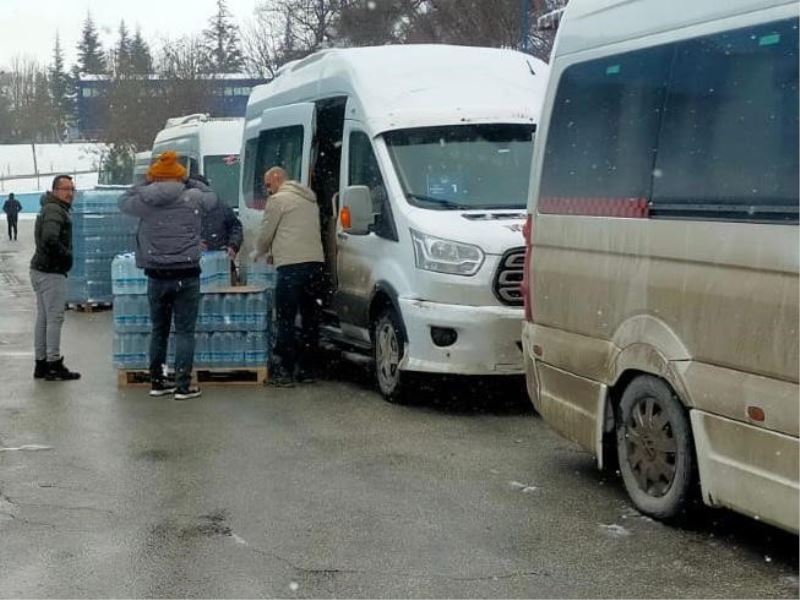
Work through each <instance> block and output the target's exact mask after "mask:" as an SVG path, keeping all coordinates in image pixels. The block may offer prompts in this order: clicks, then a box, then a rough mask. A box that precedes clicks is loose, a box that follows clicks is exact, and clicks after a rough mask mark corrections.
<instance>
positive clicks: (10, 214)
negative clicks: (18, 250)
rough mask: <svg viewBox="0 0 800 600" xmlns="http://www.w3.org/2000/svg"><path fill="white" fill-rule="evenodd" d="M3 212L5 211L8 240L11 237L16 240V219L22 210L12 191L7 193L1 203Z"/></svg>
mask: <svg viewBox="0 0 800 600" xmlns="http://www.w3.org/2000/svg"><path fill="white" fill-rule="evenodd" d="M3 212H4V213H6V220H7V221H8V241H11V240H12V239H13V240H14V241H15V242H16V241H17V219H18V218H19V213H20V212H22V204H21V203H20V201H19V200H17V199H16V198H15V197H14V194H13V192H12V193H11V194H9V195H8V198H7V199H6V201H5V203H4V204H3ZM12 233H13V238H12Z"/></svg>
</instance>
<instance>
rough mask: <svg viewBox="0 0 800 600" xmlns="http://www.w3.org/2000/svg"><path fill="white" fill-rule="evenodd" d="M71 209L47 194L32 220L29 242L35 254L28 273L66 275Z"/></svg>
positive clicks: (70, 256) (70, 258) (68, 258)
mask: <svg viewBox="0 0 800 600" xmlns="http://www.w3.org/2000/svg"><path fill="white" fill-rule="evenodd" d="M70 208H71V205H70V204H69V203H68V202H62V201H61V200H59V199H58V198H56V197H55V196H53V195H52V194H51V193H50V192H47V194H45V201H44V204H42V208H41V209H40V210H39V214H38V215H37V216H36V225H35V226H34V230H33V239H34V240H35V242H36V251H35V252H34V253H33V258H31V269H34V270H35V271H41V272H42V273H60V274H62V275H66V274H67V272H69V270H70V269H71V268H72V217H71V216H70V212H69V211H70Z"/></svg>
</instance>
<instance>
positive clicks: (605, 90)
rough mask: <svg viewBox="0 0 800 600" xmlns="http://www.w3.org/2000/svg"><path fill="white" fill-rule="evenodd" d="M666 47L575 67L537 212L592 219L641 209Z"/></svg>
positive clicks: (561, 101) (569, 73)
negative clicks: (611, 209) (608, 207)
mask: <svg viewBox="0 0 800 600" xmlns="http://www.w3.org/2000/svg"><path fill="white" fill-rule="evenodd" d="M671 60H672V50H671V48H670V47H658V48H650V49H647V50H641V51H637V52H628V53H625V54H619V55H616V56H611V57H608V58H602V59H599V60H592V61H588V62H585V63H581V64H577V65H573V66H571V67H569V68H568V69H566V70H565V71H564V74H563V75H562V76H561V80H560V81H559V84H558V90H557V92H556V98H555V101H554V104H553V113H552V117H551V120H550V126H549V129H548V133H547V145H546V147H545V156H544V165H543V169H542V178H541V191H540V201H539V212H557V213H561V212H569V213H577V214H593V212H592V211H593V210H594V209H595V208H596V207H597V206H598V204H599V203H602V202H610V203H614V202H625V201H628V200H637V199H638V200H640V201H642V202H646V200H642V199H646V198H649V196H650V179H651V172H652V170H653V161H654V158H655V156H654V153H655V148H656V140H657V138H658V128H659V123H660V116H661V109H662V106H663V104H664V94H665V86H666V80H667V76H668V74H669V68H670V65H671Z"/></svg>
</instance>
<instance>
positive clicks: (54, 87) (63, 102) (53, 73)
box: [48, 33, 75, 139]
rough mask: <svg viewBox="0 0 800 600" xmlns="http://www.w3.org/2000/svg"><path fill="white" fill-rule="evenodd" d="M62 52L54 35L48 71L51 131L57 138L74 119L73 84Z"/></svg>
mask: <svg viewBox="0 0 800 600" xmlns="http://www.w3.org/2000/svg"><path fill="white" fill-rule="evenodd" d="M64 69H65V66H64V51H63V49H62V48H61V37H60V35H59V34H58V33H56V43H55V46H54V47H53V63H52V64H51V65H50V69H49V73H48V75H49V84H50V98H51V100H52V103H53V129H54V130H55V131H56V133H57V134H58V136H59V139H60V138H61V136H62V135H63V133H64V131H65V130H66V127H67V125H68V124H69V123H71V122H72V121H73V120H74V117H75V97H74V89H73V84H72V82H71V81H70V77H69V75H67V72H66V71H65V70H64Z"/></svg>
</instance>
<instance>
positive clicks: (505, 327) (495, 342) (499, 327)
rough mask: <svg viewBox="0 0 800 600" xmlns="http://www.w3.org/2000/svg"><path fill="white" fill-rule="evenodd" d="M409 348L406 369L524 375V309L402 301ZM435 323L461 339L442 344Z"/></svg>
mask: <svg viewBox="0 0 800 600" xmlns="http://www.w3.org/2000/svg"><path fill="white" fill-rule="evenodd" d="M400 311H401V312H402V318H403V323H404V324H405V328H406V334H407V335H408V347H407V349H406V353H405V357H404V358H403V361H402V363H401V364H400V368H401V369H403V370H406V371H422V372H427V373H452V374H459V375H513V374H522V373H523V362H522V350H521V343H520V339H521V332H522V319H523V310H522V309H521V308H510V307H505V306H464V305H460V304H442V303H438V302H426V301H422V300H413V299H405V298H401V299H400ZM431 327H444V328H450V329H454V330H455V331H456V333H457V334H458V339H457V340H456V342H455V343H454V344H452V345H451V346H447V347H445V348H440V347H438V346H436V344H434V343H433V340H432V339H431Z"/></svg>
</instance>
